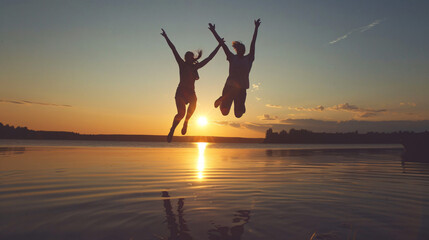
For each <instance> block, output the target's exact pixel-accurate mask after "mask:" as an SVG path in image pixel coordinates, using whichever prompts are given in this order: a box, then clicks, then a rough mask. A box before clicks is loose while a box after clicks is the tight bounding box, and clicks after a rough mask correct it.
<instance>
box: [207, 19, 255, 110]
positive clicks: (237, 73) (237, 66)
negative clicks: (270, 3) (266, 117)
mask: <svg viewBox="0 0 429 240" xmlns="http://www.w3.org/2000/svg"><path fill="white" fill-rule="evenodd" d="M260 24H261V20H260V19H258V20H255V32H254V33H253V38H252V43H251V44H250V52H249V54H247V55H244V53H245V52H246V47H245V46H244V44H243V43H241V42H239V41H234V42H232V47H233V48H234V49H235V51H236V53H237V54H236V55H234V54H233V53H232V52H231V51H230V50H229V49H228V47H227V46H226V44H225V43H224V41H223V38H221V37H219V35H218V34H217V32H216V30H215V25H214V24H211V23H209V29H210V31H211V32H212V33H213V35H214V36H215V38H216V40H217V41H218V42H219V44H221V45H222V48H223V50H224V52H225V54H226V59H227V60H228V61H229V76H228V78H227V80H226V83H225V86H224V88H223V91H222V96H221V97H219V98H218V99H217V100H216V101H215V103H214V106H215V108H217V107H219V106H220V111H221V112H222V114H223V115H224V116H226V115H228V114H229V111H230V109H231V105H232V102H234V114H235V116H236V117H237V118H240V117H241V116H243V114H244V113H245V112H246V106H245V102H246V95H247V93H246V90H247V89H248V88H249V73H250V69H251V68H252V63H253V60H255V42H256V37H257V35H258V28H259V25H260Z"/></svg>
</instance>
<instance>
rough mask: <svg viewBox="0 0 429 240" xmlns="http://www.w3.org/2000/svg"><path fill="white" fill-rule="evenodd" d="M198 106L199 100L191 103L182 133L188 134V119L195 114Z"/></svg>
mask: <svg viewBox="0 0 429 240" xmlns="http://www.w3.org/2000/svg"><path fill="white" fill-rule="evenodd" d="M196 107H197V101H196V100H195V101H192V102H190V103H189V106H188V111H187V113H186V118H185V122H184V123H183V128H182V135H185V134H186V131H187V130H188V121H189V119H190V118H191V117H192V114H194V112H195V108H196Z"/></svg>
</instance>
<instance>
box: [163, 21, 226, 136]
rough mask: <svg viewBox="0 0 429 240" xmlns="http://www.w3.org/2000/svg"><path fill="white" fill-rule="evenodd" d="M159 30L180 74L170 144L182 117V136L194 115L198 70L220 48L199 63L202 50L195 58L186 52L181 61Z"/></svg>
mask: <svg viewBox="0 0 429 240" xmlns="http://www.w3.org/2000/svg"><path fill="white" fill-rule="evenodd" d="M161 30H162V32H161V35H162V36H163V37H164V38H165V40H166V41H167V44H168V46H170V48H171V50H172V51H173V55H174V58H175V59H176V61H177V64H178V65H179V74H180V82H179V86H178V87H177V90H176V95H175V99H176V107H177V114H176V115H175V116H174V119H173V124H172V126H171V128H170V132H169V133H168V136H167V141H168V142H171V140H172V139H173V134H174V130H175V129H176V127H177V125H178V124H179V123H180V121H181V120H182V119H183V117H185V113H186V118H185V121H184V123H183V128H182V135H185V134H186V131H187V129H188V121H189V119H190V118H191V116H192V114H193V113H194V111H195V107H196V106H197V96H196V94H195V81H196V80H198V79H199V78H200V77H199V75H198V69H200V68H202V67H204V65H206V64H207V63H208V62H209V61H210V60H211V59H212V58H213V57H214V56H215V55H216V53H217V52H218V50H219V48H220V47H221V44H220V43H219V44H218V46H217V47H216V48H215V49H214V50H213V52H212V53H211V54H210V55H209V56H208V57H207V58H206V59H204V60H203V61H201V62H198V59H200V58H201V56H202V54H203V52H202V50H198V51H197V54H196V56H195V54H194V53H193V52H190V51H188V52H186V53H185V60H183V59H182V58H181V57H180V55H179V53H178V52H177V50H176V47H175V46H174V45H173V43H172V42H171V41H170V39H169V38H168V36H167V33H165V31H164V29H161ZM187 104H189V106H188V109H187V110H186V105H187Z"/></svg>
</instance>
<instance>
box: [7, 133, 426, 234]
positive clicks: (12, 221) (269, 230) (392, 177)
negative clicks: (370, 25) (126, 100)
mask: <svg viewBox="0 0 429 240" xmlns="http://www.w3.org/2000/svg"><path fill="white" fill-rule="evenodd" d="M48 142H49V143H46V141H27V142H26V141H0V238H1V239H195V240H197V239H228V240H231V239H243V240H244V239H310V238H311V236H312V235H313V234H314V233H317V234H319V236H320V237H319V239H429V228H428V227H429V191H428V189H429V165H428V164H424V163H404V164H402V163H401V157H400V156H401V152H402V149H400V148H398V146H394V145H385V146H374V145H372V146H371V148H368V146H365V145H352V146H351V145H348V146H344V145H279V146H277V145H262V144H259V145H243V144H241V145H240V144H238V145H237V144H236V145H234V144H232V145H231V144H223V145H222V144H205V143H198V144H197V143H194V144H173V145H166V144H164V143H115V142H112V143H105V142H104V143H99V142H91V143H88V142H86V145H85V142H83V143H82V142H74V143H72V142H68V143H66V144H64V142H61V141H48ZM124 144H125V145H126V144H132V145H126V146H124ZM348 148H353V149H348Z"/></svg>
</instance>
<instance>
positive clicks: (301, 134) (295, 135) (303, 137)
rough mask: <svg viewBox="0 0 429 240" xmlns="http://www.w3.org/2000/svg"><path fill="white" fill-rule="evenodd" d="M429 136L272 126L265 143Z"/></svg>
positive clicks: (373, 140)
mask: <svg viewBox="0 0 429 240" xmlns="http://www.w3.org/2000/svg"><path fill="white" fill-rule="evenodd" d="M422 137H429V132H427V131H425V132H422V133H414V132H402V131H400V132H392V133H378V132H368V133H363V134H362V133H358V132H357V131H355V132H348V133H324V132H322V133H316V132H312V131H309V130H305V129H301V130H296V129H290V130H289V132H287V131H285V130H282V131H280V132H279V133H278V132H273V130H272V129H271V128H270V129H268V130H267V132H266V135H265V140H264V143H332V144H343V143H344V144H351V143H355V144H358V143H398V144H399V143H403V142H404V140H408V139H410V138H422Z"/></svg>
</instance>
